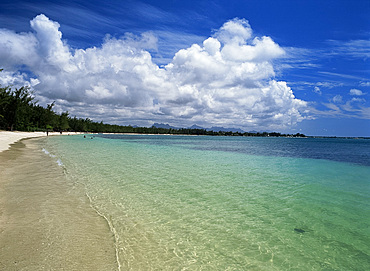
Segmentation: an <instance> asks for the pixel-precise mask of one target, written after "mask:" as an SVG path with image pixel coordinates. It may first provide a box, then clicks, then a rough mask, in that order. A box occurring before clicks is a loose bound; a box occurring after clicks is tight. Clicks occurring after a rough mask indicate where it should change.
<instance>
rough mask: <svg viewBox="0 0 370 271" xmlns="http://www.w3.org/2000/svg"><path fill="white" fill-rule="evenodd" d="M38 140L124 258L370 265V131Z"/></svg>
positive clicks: (146, 264)
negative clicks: (359, 136) (341, 135)
mask: <svg viewBox="0 0 370 271" xmlns="http://www.w3.org/2000/svg"><path fill="white" fill-rule="evenodd" d="M42 147H43V148H44V152H45V150H46V151H47V152H48V153H49V154H48V155H54V156H55V157H54V159H55V160H58V159H59V162H60V163H62V164H63V167H64V168H65V170H66V177H67V179H68V180H69V181H70V182H71V183H73V182H76V181H77V182H78V183H79V184H82V185H83V186H84V187H85V190H86V193H87V194H88V196H89V197H90V199H91V203H92V205H93V207H94V208H95V209H96V210H97V211H98V212H99V213H100V214H101V215H102V216H104V217H105V219H106V220H107V221H108V223H109V226H110V229H111V231H112V233H113V234H114V236H115V242H114V246H115V249H116V253H117V257H118V259H119V264H120V269H121V270H187V269H190V270H368V269H369V268H370V258H369V257H370V256H369V255H370V248H369V244H370V231H369V223H370V221H369V219H370V207H369V195H370V193H369V192H370V188H369V187H370V186H369V176H370V166H369V165H370V163H369V161H370V159H369V155H370V141H368V140H354V139H353V140H350V139H286V138H243V137H239V138H233V137H192V136H150V135H145V136H138V135H121V136H119V135H105V136H95V137H94V138H93V139H90V137H88V138H83V136H70V137H69V136H65V137H52V138H48V139H47V140H45V141H44V143H43V145H42Z"/></svg>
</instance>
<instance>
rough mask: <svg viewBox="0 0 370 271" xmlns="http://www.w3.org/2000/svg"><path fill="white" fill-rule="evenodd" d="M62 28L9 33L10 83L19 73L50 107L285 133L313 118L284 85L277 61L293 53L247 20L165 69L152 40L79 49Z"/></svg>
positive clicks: (40, 22)
mask: <svg viewBox="0 0 370 271" xmlns="http://www.w3.org/2000/svg"><path fill="white" fill-rule="evenodd" d="M59 27H60V26H59V24H58V23H57V22H54V21H52V20H50V19H49V18H48V17H46V16H45V15H42V14H41V15H38V16H36V17H35V18H34V19H33V20H32V21H31V28H32V30H33V31H32V32H29V33H15V32H13V31H9V30H5V29H1V30H0V61H1V63H3V65H4V68H5V69H6V70H8V72H7V73H6V74H4V73H3V74H0V76H1V77H2V79H1V80H2V81H1V83H4V84H6V83H7V82H10V81H11V79H10V78H7V77H9V72H12V75H13V78H17V79H14V80H18V81H19V80H20V81H22V80H23V81H24V82H26V81H27V82H28V84H29V85H31V86H33V88H34V90H35V93H36V95H37V96H38V98H39V99H40V100H41V101H47V100H48V99H49V100H56V101H57V104H58V106H59V107H58V108H60V110H69V111H70V112H71V114H76V115H78V116H81V115H85V114H86V115H88V116H89V117H92V118H95V119H97V120H100V119H103V120H105V121H107V122H111V121H114V122H117V123H119V122H121V123H132V124H139V125H140V124H150V123H153V122H158V121H160V122H168V123H171V124H177V125H181V126H187V125H191V124H194V123H197V124H200V125H205V126H212V125H227V126H234V127H236V126H238V127H244V128H246V129H248V128H266V129H279V128H284V127H286V126H289V125H294V124H296V123H297V122H299V121H302V120H303V119H304V117H305V112H306V110H307V103H306V102H305V101H302V100H300V99H297V98H296V97H295V96H294V94H293V91H292V89H291V88H290V87H289V86H288V85H287V84H286V83H285V82H281V81H276V80H275V79H274V75H275V72H274V60H275V59H277V58H279V57H281V56H283V55H284V54H285V52H284V50H283V49H282V48H281V47H280V46H279V45H278V44H276V43H275V42H274V41H273V40H272V39H271V38H270V37H254V36H253V31H252V28H251V27H250V25H249V23H248V21H246V20H244V19H234V20H231V21H228V22H226V23H225V24H224V25H223V26H221V28H220V29H219V30H217V31H216V32H215V33H214V35H213V36H212V37H209V38H207V39H206V40H204V41H203V43H202V44H193V45H192V46H190V47H189V48H185V49H182V50H180V51H178V52H177V53H176V54H175V55H174V57H173V59H172V60H171V61H170V62H169V63H168V64H167V65H165V66H163V67H159V66H158V65H157V64H155V63H154V62H153V60H152V56H151V54H150V53H149V51H148V50H149V49H152V50H153V49H154V50H156V49H157V47H156V43H157V39H156V37H155V36H154V35H153V34H152V33H150V32H148V33H143V34H142V35H141V36H135V35H133V34H130V33H127V34H125V35H124V36H123V37H121V38H119V39H116V38H112V37H110V36H106V37H105V39H104V41H103V43H102V45H101V46H100V47H91V48H87V49H72V48H70V46H69V45H68V44H67V43H66V42H65V41H64V40H63V39H62V33H61V32H60V31H59ZM20 69H22V70H23V71H24V70H27V74H28V77H27V76H26V75H25V74H23V73H21V72H19V70H20ZM4 77H5V79H4ZM6 78H7V79H6Z"/></svg>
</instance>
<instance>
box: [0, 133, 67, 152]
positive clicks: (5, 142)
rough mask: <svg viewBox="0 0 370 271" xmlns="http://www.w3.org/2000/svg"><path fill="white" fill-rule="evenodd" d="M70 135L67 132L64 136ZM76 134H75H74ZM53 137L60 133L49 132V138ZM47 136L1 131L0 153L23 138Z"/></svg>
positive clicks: (44, 134) (43, 134)
mask: <svg viewBox="0 0 370 271" xmlns="http://www.w3.org/2000/svg"><path fill="white" fill-rule="evenodd" d="M66 134H69V133H67V132H65V133H63V135H66ZM73 134H74V133H73ZM51 135H60V133H58V132H53V133H50V132H49V136H51ZM42 136H46V133H44V132H10V131H0V152H2V151H5V150H7V149H9V148H10V145H11V144H14V143H15V142H17V141H19V140H21V139H23V138H31V137H42Z"/></svg>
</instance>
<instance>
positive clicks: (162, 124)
mask: <svg viewBox="0 0 370 271" xmlns="http://www.w3.org/2000/svg"><path fill="white" fill-rule="evenodd" d="M152 126H153V127H156V128H163V129H179V128H177V127H174V126H171V125H169V124H164V123H154V124H153V125H152Z"/></svg>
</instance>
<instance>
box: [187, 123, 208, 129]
mask: <svg viewBox="0 0 370 271" xmlns="http://www.w3.org/2000/svg"><path fill="white" fill-rule="evenodd" d="M189 129H201V130H205V128H204V127H201V126H198V125H196V124H194V125H192V126H190V127H189Z"/></svg>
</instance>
